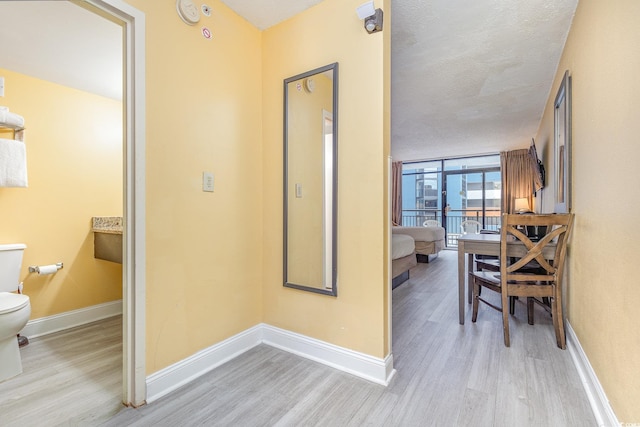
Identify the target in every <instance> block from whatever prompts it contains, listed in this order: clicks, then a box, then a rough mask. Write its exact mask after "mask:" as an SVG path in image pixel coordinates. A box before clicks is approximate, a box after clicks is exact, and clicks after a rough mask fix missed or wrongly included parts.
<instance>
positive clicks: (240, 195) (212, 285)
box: [128, 0, 282, 373]
mask: <svg viewBox="0 0 640 427" xmlns="http://www.w3.org/2000/svg"><path fill="white" fill-rule="evenodd" d="M128 3H130V4H131V5H132V6H134V7H136V8H137V9H139V10H141V11H143V12H144V13H145V15H146V36H147V40H146V70H147V74H146V91H147V102H146V113H147V123H146V125H147V135H146V138H147V139H146V151H147V157H146V166H147V172H146V173H147V176H146V182H147V187H146V197H147V206H146V209H147V213H146V233H147V238H146V256H147V266H146V274H147V277H146V300H147V317H146V349H147V355H146V362H147V363H146V370H147V373H153V372H155V371H158V370H159V369H162V368H164V367H166V366H169V365H171V364H173V363H175V362H178V361H180V360H182V359H184V358H186V357H188V356H190V355H192V354H194V353H195V352H197V351H199V350H201V349H203V348H207V347H209V346H211V345H213V344H215V343H217V342H220V341H222V340H224V339H226V338H228V337H230V336H233V335H235V334H238V333H239V332H241V331H244V330H246V329H248V328H250V327H252V326H255V325H256V324H258V323H260V322H261V321H262V304H261V301H262V249H263V245H262V227H263V221H262V218H263V208H262V203H263V198H262V185H261V181H262V175H263V165H262V132H261V124H262V109H261V107H262V104H261V100H262V83H261V68H262V64H261V58H262V55H261V33H260V32H259V31H258V30H257V29H255V28H254V27H252V26H251V25H249V24H248V23H247V22H246V21H244V20H243V19H241V18H240V17H238V16H237V15H236V14H234V13H233V12H231V11H230V10H229V9H228V8H227V7H226V6H224V5H223V4H222V3H221V2H220V1H212V2H210V3H209V5H210V6H211V8H212V14H211V17H206V16H202V18H201V21H200V23H199V24H198V25H195V26H189V25H186V24H185V23H183V22H182V20H180V18H179V16H178V14H177V13H176V8H175V2H150V1H147V0H128ZM202 26H207V27H208V28H210V29H211V31H212V33H213V38H212V39H211V40H207V39H205V38H204V37H202V35H201V33H200V31H201V27H202ZM280 163H281V162H280ZM203 171H211V172H213V173H214V176H215V192H213V193H205V192H203V191H202V172H203ZM278 189H279V190H280V193H281V192H282V191H281V187H278ZM281 200H282V199H281V197H280V201H281ZM277 222H278V226H279V224H280V223H281V220H278V221H277Z"/></svg>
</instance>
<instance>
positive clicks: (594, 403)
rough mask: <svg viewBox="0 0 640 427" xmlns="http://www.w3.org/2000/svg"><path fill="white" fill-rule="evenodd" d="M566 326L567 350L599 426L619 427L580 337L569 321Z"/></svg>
mask: <svg viewBox="0 0 640 427" xmlns="http://www.w3.org/2000/svg"><path fill="white" fill-rule="evenodd" d="M566 325H567V326H566V331H567V349H568V350H569V353H570V354H571V358H572V359H573V363H574V364H575V366H576V369H577V370H578V375H579V376H580V380H581V381H582V386H583V387H584V390H585V392H586V393H587V397H588V399H589V403H590V404H591V409H592V410H593V414H594V416H595V417H596V422H597V423H598V426H600V427H613V426H619V425H620V423H619V422H618V418H617V417H616V414H615V413H614V412H613V409H612V408H611V405H610V404H609V399H607V396H606V394H605V392H604V389H603V388H602V385H601V384H600V381H599V380H598V377H597V376H596V373H595V371H594V370H593V367H592V366H591V363H589V359H588V358H587V355H586V353H585V352H584V350H583V349H582V345H580V341H578V336H577V335H576V333H575V331H574V330H573V328H572V327H571V324H570V323H569V321H568V320H567V321H566Z"/></svg>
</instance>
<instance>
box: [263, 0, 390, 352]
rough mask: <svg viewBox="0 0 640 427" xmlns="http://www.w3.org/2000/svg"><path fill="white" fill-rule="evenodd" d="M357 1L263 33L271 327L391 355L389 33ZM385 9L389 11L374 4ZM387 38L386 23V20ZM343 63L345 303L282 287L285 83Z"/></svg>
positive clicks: (327, 5)
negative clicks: (368, 22)
mask: <svg viewBox="0 0 640 427" xmlns="http://www.w3.org/2000/svg"><path fill="white" fill-rule="evenodd" d="M361 3H362V2H361V1H360V0H348V1H345V0H325V1H323V2H322V3H320V4H318V5H316V6H314V7H313V8H311V9H309V10H307V11H305V12H303V13H301V14H299V15H297V16H296V17H294V18H291V19H289V20H287V21H285V22H283V23H281V24H279V25H277V26H275V27H272V28H270V29H268V30H266V31H264V33H263V53H262V55H263V85H264V88H263V104H262V105H263V108H262V111H263V115H264V120H263V135H264V148H263V170H264V174H263V182H262V191H263V203H264V217H263V221H264V242H263V254H264V259H263V274H264V286H263V292H264V308H263V310H264V321H265V322H266V323H268V324H271V325H274V326H277V327H281V328H284V329H287V330H290V331H294V332H297V333H301V334H303V335H306V336H309V337H313V338H316V339H320V340H322V341H326V342H329V343H332V344H335V345H338V346H342V347H346V348H349V349H353V350H356V351H360V352H363V353H366V354H370V355H373V356H376V357H384V356H385V355H386V353H387V352H388V345H387V343H386V342H385V334H386V333H387V330H386V327H387V325H386V323H385V313H386V306H385V304H386V299H385V297H386V294H387V289H386V285H387V282H386V274H387V270H386V265H385V261H386V245H387V239H386V231H387V230H388V224H387V222H388V221H387V219H388V218H387V216H386V211H387V201H386V198H385V189H386V186H387V182H386V178H387V176H386V174H385V167H386V162H387V156H388V153H389V150H388V143H387V141H385V138H384V134H385V130H386V126H385V124H386V123H388V121H385V109H387V108H388V106H386V105H385V101H388V98H385V96H384V88H385V86H384V82H385V76H384V72H385V70H387V69H386V68H385V59H388V58H387V57H386V56H385V55H384V48H385V43H384V32H382V33H377V34H372V35H369V34H367V33H366V31H365V30H364V28H363V22H362V21H361V20H359V19H358V17H357V15H356V13H355V10H356V7H357V6H359V5H360V4H361ZM376 6H378V7H381V6H382V5H376ZM385 25H386V28H385V31H386V32H388V31H389V28H390V27H389V20H388V18H387V16H385ZM333 62H338V63H339V106H338V109H339V110H338V224H337V225H338V265H337V269H338V297H337V298H334V297H330V296H323V295H318V294H313V293H309V292H305V291H299V290H296V289H290V288H283V286H282V280H283V275H282V109H283V100H282V98H283V93H282V92H283V90H282V81H283V80H284V79H285V78H287V77H291V76H294V75H296V74H299V73H302V72H304V71H308V70H311V69H313V68H317V67H319V66H323V65H327V64H330V63H333Z"/></svg>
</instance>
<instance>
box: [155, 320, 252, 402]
mask: <svg viewBox="0 0 640 427" xmlns="http://www.w3.org/2000/svg"><path fill="white" fill-rule="evenodd" d="M261 342H262V325H257V326H254V327H253V328H250V329H247V330H246V331H244V332H241V333H239V334H237V335H234V336H233V337H231V338H227V339H226V340H224V341H221V342H219V343H217V344H215V345H213V346H211V347H209V348H206V349H204V350H201V351H199V352H197V353H195V354H194V355H192V356H189V357H187V358H186V359H183V360H181V361H180V362H177V363H174V364H173V365H171V366H168V367H166V368H164V369H162V370H160V371H158V372H155V373H153V374H151V375H149V376H148V377H147V403H151V402H153V401H154V400H157V399H159V398H160V397H162V396H164V395H165V394H167V393H170V392H172V391H173V390H175V389H177V388H179V387H181V386H183V385H185V384H187V383H189V382H191V381H193V380H195V379H196V378H198V377H199V376H201V375H204V374H206V373H207V372H209V371H210V370H212V369H214V368H216V367H218V366H220V365H222V364H223V363H225V362H228V361H229V360H231V359H233V358H235V357H237V356H239V355H241V354H242V353H244V352H245V351H247V350H249V349H251V348H253V347H255V346H257V345H258V344H260V343H261Z"/></svg>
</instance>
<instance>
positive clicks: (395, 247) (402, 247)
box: [391, 234, 416, 260]
mask: <svg viewBox="0 0 640 427" xmlns="http://www.w3.org/2000/svg"><path fill="white" fill-rule="evenodd" d="M415 250H416V245H415V241H414V240H413V237H411V236H408V235H406V234H392V235H391V259H392V260H394V259H398V258H402V257H406V256H407V255H411V254H412V253H413V252H414V251H415Z"/></svg>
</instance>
